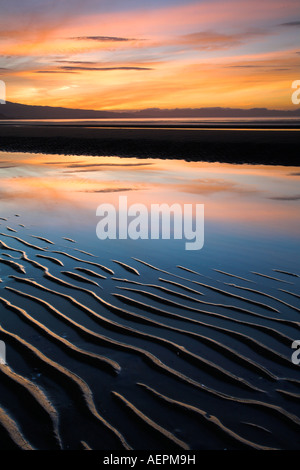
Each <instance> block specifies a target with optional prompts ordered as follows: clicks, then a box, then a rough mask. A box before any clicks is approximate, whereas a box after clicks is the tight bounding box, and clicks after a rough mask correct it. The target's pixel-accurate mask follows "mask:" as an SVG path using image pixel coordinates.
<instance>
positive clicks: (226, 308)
mask: <svg viewBox="0 0 300 470" xmlns="http://www.w3.org/2000/svg"><path fill="white" fill-rule="evenodd" d="M0 166H1V169H0V172H1V173H0V175H1V189H0V197H1V208H0V278H1V279H0V326H1V327H0V341H1V340H4V341H5V342H6V343H7V355H6V360H7V364H5V365H3V364H0V374H1V378H3V375H4V378H5V380H2V379H1V380H0V397H1V403H0V448H2V447H4V448H6V447H7V446H8V448H10V446H11V445H12V443H11V437H10V436H7V433H5V432H4V438H5V440H4V441H3V438H2V435H3V432H2V428H3V423H4V430H5V429H6V427H5V426H7V423H10V422H12V423H13V424H14V426H15V428H16V429H17V431H18V430H19V429H20V430H22V432H24V438H23V437H22V436H20V435H19V434H20V433H19V434H18V432H19V431H18V432H17V433H14V435H13V438H15V441H18V442H19V444H18V442H15V444H17V445H19V447H22V448H31V444H32V446H33V447H36V448H38V449H52V448H53V449H56V448H59V447H63V448H66V449H78V448H82V445H83V443H84V445H86V446H88V447H89V448H92V449H102V448H103V449H106V450H107V449H119V448H122V449H124V448H126V449H128V448H129V447H133V448H135V449H140V448H145V443H146V445H147V447H149V448H150V449H164V450H169V449H170V450H174V448H176V449H177V448H178V447H179V448H184V449H186V448H188V447H190V448H192V449H204V448H205V449H206V448H207V449H224V448H226V449H227V448H229V449H231V448H234V449H239V448H245V447H246V448H249V447H250V448H256V449H257V448H266V447H267V448H283V449H286V448H292V449H294V448H297V447H299V426H300V420H299V413H300V411H299V406H298V405H297V401H299V393H298V389H299V382H298V378H299V366H298V365H296V364H294V363H293V362H292V361H291V354H292V349H291V344H292V342H293V341H294V340H295V338H297V337H298V336H297V335H298V332H299V307H298V306H297V300H298V297H299V283H300V276H299V274H300V272H299V258H297V256H298V255H297V254H298V253H299V252H300V250H299V240H298V237H297V235H298V233H299V232H298V231H299V221H298V219H299V217H297V215H298V210H299V204H300V202H299V193H298V192H297V188H298V184H299V177H300V175H299V171H298V170H297V169H295V168H284V167H262V166H246V165H245V166H237V165H219V164H208V163H203V162H198V163H195V162H193V163H192V162H185V161H175V162H174V161H170V160H165V161H162V160H150V159H148V160H135V159H120V158H117V157H115V158H104V157H102V158H96V157H90V158H84V157H76V158H75V157H58V156H57V157H56V158H55V157H53V156H51V157H49V156H45V155H29V154H13V155H10V154H7V153H6V154H5V153H3V154H2V155H1V160H0ZM120 195H126V196H128V203H129V204H131V203H135V202H142V203H143V204H145V205H146V206H147V207H148V206H149V205H150V204H153V203H163V202H167V203H169V204H173V203H181V204H182V203H194V204H196V203H198V204H204V205H205V243H204V247H203V249H201V250H198V251H186V250H185V249H184V246H185V243H184V240H173V239H171V240H136V241H135V240H105V241H100V240H99V239H98V238H97V237H96V225H97V222H98V220H97V217H96V209H97V207H98V206H99V205H100V204H101V203H113V204H115V205H116V206H117V205H118V200H119V196H120ZM24 379H26V380H24ZM21 387H22V389H23V390H24V391H25V390H27V392H26V393H24V394H22V406H18V404H21V403H20V400H19V396H20V395H19V394H20V390H21V391H22V389H21ZM28 391H29V392H30V393H29V394H28ZM28 395H29V396H28ZM153 398H154V399H155V400H153ZM27 401H28V405H27ZM24 404H26V406H24ZM170 405H171V406H170ZM2 407H3V409H2ZM41 407H42V411H43V413H41V412H40V411H41ZM35 410H36V412H35ZM37 411H39V412H37ZM133 417H134V419H132V418H133ZM135 418H136V419H137V422H136V419H135ZM149 419H151V421H149ZM9 420H10V421H9ZM74 422H76V423H77V425H76V426H70V423H74ZM58 423H59V426H58ZM149 423H150V426H149ZM17 426H18V427H17ZM36 430H38V431H39V432H38V433H37V432H36ZM11 434H12V433H10V435H11ZM9 439H10V440H9ZM15 447H16V445H15Z"/></svg>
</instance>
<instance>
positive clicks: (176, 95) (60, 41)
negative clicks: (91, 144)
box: [0, 0, 300, 110]
mask: <svg viewBox="0 0 300 470" xmlns="http://www.w3.org/2000/svg"><path fill="white" fill-rule="evenodd" d="M0 10H1V11H0V80H3V81H4V82H5V84H6V99H7V100H8V101H13V102H18V103H23V104H30V105H47V106H64V107H68V108H82V109H99V110H100V109H101V110H129V109H132V110H136V109H145V108H198V107H215V106H221V107H233V108H234V107H238V108H253V107H267V108H271V109H295V105H293V104H292V101H291V95H292V92H293V91H294V90H292V88H291V86H292V82H293V81H295V80H297V79H300V70H299V65H300V44H299V37H300V36H299V32H300V2H299V0H198V1H189V0H186V1H182V0H148V1H144V0H84V1H83V0H22V1H21V0H1V6H0Z"/></svg>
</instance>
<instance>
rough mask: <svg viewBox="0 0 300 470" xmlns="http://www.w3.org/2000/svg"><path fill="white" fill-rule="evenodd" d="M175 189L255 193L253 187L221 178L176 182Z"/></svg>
mask: <svg viewBox="0 0 300 470" xmlns="http://www.w3.org/2000/svg"><path fill="white" fill-rule="evenodd" d="M175 186H176V189H177V190H178V191H181V192H185V193H193V194H201V195H209V194H215V193H222V192H229V193H235V194H249V193H256V192H257V190H256V189H255V188H253V187H250V186H247V187H242V186H239V185H238V184H236V183H235V182H233V181H226V180H222V179H213V178H209V179H197V180H193V181H191V182H190V184H176V185H175Z"/></svg>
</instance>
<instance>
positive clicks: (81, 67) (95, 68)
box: [60, 65, 153, 71]
mask: <svg viewBox="0 0 300 470" xmlns="http://www.w3.org/2000/svg"><path fill="white" fill-rule="evenodd" d="M60 70H72V71H80V70H91V71H109V70H153V69H152V68H150V67H130V66H126V67H83V66H72V65H64V66H62V67H60Z"/></svg>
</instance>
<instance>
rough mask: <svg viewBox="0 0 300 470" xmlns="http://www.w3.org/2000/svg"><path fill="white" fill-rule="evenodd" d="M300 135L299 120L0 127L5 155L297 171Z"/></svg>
mask: <svg viewBox="0 0 300 470" xmlns="http://www.w3.org/2000/svg"><path fill="white" fill-rule="evenodd" d="M299 132H300V130H299V124H298V123H297V121H295V122H292V123H289V124H288V125H287V124H284V125H280V124H279V125H278V124H276V123H270V122H269V123H266V124H263V123H254V124H253V123H250V124H249V123H243V124H232V123H231V124H230V125H229V124H227V125H226V124H222V125H220V124H218V125H216V124H212V123H206V124H205V125H203V124H201V127H199V125H198V126H197V125H195V124H193V125H189V126H188V125H186V124H185V125H184V126H182V125H181V126H178V125H170V123H169V124H166V125H165V126H162V125H159V126H155V124H153V123H152V124H151V125H149V124H148V125H141V124H139V125H137V124H136V123H131V124H130V123H128V124H126V125H124V124H118V125H112V124H107V125H105V126H103V125H101V124H93V123H92V124H89V123H81V124H79V125H75V124H74V123H70V124H68V123H64V124H63V125H62V124H57V123H55V122H52V123H51V125H50V124H49V123H48V124H47V123H44V124H42V123H39V124H31V123H30V121H28V122H24V121H22V122H20V123H17V122H12V121H10V122H9V123H8V122H6V123H2V124H1V125H0V150H2V151H10V152H32V153H47V154H61V155H95V156H101V155H119V156H123V157H137V158H150V157H151V158H172V159H186V160H193V161H201V160H202V161H207V162H214V161H218V162H224V163H253V164H265V165H289V166H297V165H299V149H298V146H299Z"/></svg>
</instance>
